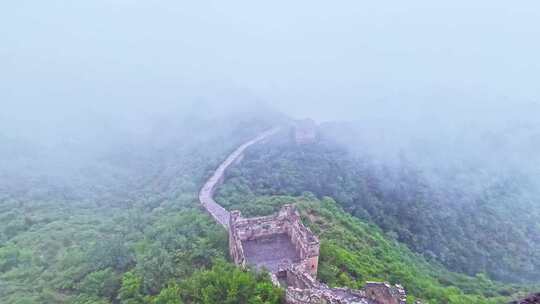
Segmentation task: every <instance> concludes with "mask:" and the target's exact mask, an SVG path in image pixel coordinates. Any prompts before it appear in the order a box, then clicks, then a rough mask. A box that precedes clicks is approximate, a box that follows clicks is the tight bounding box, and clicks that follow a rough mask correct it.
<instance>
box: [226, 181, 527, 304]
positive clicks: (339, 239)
mask: <svg viewBox="0 0 540 304" xmlns="http://www.w3.org/2000/svg"><path fill="white" fill-rule="evenodd" d="M245 190H246V188H244V189H242V185H241V184H239V183H238V181H233V180H231V181H230V182H229V183H227V184H226V185H225V186H224V187H223V188H222V190H221V191H220V195H219V199H220V202H221V203H222V204H223V205H225V206H227V208H230V209H232V210H235V209H236V210H241V211H242V212H243V214H244V215H245V216H256V215H266V214H269V213H271V212H275V211H277V210H278V209H279V208H280V207H281V205H283V204H290V203H293V204H295V205H296V206H297V207H298V208H299V209H300V211H301V215H302V218H303V220H304V223H305V224H307V225H308V226H309V227H310V228H311V229H312V231H313V232H315V233H316V234H317V235H319V237H320V239H321V252H320V262H319V273H318V278H319V279H320V280H321V281H323V282H326V283H328V284H329V285H331V286H349V287H352V288H360V287H362V285H363V284H364V282H365V281H389V282H392V283H401V284H403V285H404V286H405V288H406V289H407V292H408V295H409V297H408V301H409V302H410V303H414V302H415V300H418V299H421V300H422V303H434V304H435V303H471V304H473V303H475V304H476V303H478V304H481V303H506V302H508V301H509V299H510V298H511V297H512V296H513V297H516V296H517V293H519V291H520V290H523V289H520V287H518V286H512V285H505V284H502V283H497V282H494V281H491V280H490V279H489V278H487V277H486V276H484V275H478V276H476V277H470V276H466V275H463V274H458V273H454V272H449V271H448V270H446V269H445V268H444V267H443V266H442V265H438V264H434V263H429V262H428V261H426V260H425V259H424V258H423V257H422V256H420V255H418V254H415V253H413V252H411V251H410V250H409V249H408V248H407V247H406V246H404V245H403V244H400V243H399V242H397V241H396V240H392V239H390V238H388V237H386V236H385V234H384V232H383V231H382V230H380V229H379V228H378V227H376V226H374V225H370V224H367V223H364V222H362V221H360V220H359V219H357V218H355V217H352V216H350V215H348V214H347V213H346V212H345V211H344V210H343V209H342V208H341V207H339V206H338V204H337V203H336V202H335V201H334V200H333V199H331V198H329V197H325V198H323V199H322V200H319V199H317V198H316V197H315V196H314V195H313V194H310V193H305V194H304V195H303V196H300V197H291V196H263V197H257V196H253V195H252V194H251V195H250V193H248V192H245Z"/></svg>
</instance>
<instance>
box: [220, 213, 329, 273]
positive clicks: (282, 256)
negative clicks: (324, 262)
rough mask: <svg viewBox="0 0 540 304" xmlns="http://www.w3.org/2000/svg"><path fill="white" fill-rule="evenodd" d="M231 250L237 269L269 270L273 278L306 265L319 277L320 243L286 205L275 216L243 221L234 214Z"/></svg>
mask: <svg viewBox="0 0 540 304" xmlns="http://www.w3.org/2000/svg"><path fill="white" fill-rule="evenodd" d="M229 246H230V254H231V257H232V259H233V260H234V262H235V263H236V264H237V265H242V266H246V265H248V264H249V265H253V266H256V267H259V268H263V267H264V268H266V269H267V270H268V271H270V272H271V273H273V274H277V273H278V272H279V270H280V269H282V268H286V267H287V266H293V265H303V267H304V268H305V269H307V271H308V272H309V274H310V275H311V276H313V277H316V276H317V267H318V261H319V239H318V238H317V237H316V236H315V235H314V234H313V233H312V232H311V231H310V230H309V229H308V228H307V227H305V226H304V225H303V224H302V222H301V221H300V215H299V214H298V211H297V210H296V209H295V208H294V207H293V206H292V205H285V206H283V207H282V208H281V210H280V211H279V212H278V213H277V214H274V215H270V216H262V217H254V218H243V217H242V216H241V213H240V211H232V212H231V216H230V222H229Z"/></svg>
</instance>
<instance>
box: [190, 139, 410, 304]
mask: <svg viewBox="0 0 540 304" xmlns="http://www.w3.org/2000/svg"><path fill="white" fill-rule="evenodd" d="M277 130H278V129H272V130H270V131H267V132H265V133H263V134H261V135H260V136H258V137H257V138H255V139H253V140H251V141H249V142H247V143H245V144H243V145H242V146H240V147H239V148H238V149H236V150H235V151H234V152H233V153H232V154H231V155H230V156H229V157H228V158H227V159H226V160H225V162H223V163H222V164H221V165H220V166H219V168H218V169H217V170H216V172H215V173H214V174H213V175H212V177H211V178H210V179H209V180H208V181H207V182H206V184H205V185H204V186H203V188H202V189H201V191H200V193H199V200H200V202H201V204H202V205H203V206H204V207H205V208H206V210H208V212H209V213H210V214H211V215H212V217H214V219H215V220H216V221H217V222H218V223H220V224H221V225H223V226H224V227H225V228H227V229H228V231H229V251H230V255H231V258H232V260H233V261H234V263H235V264H237V265H239V266H241V267H246V266H248V265H249V266H254V267H257V268H265V269H267V270H268V271H269V272H270V273H271V276H272V281H273V282H274V284H276V285H280V286H282V287H284V288H286V296H285V297H286V302H287V303H289V304H320V303H329V304H404V303H405V301H406V294H405V290H404V289H403V287H401V286H399V285H395V286H391V285H389V284H387V283H376V282H367V283H366V285H365V287H364V288H363V289H361V290H351V289H347V288H330V287H328V286H327V285H325V284H322V283H320V282H318V281H317V279H316V278H317V268H318V261H319V239H318V238H317V236H315V235H314V234H313V233H312V232H311V231H310V230H309V229H308V228H307V227H305V226H304V225H303V224H302V221H301V219H300V215H299V213H298V211H297V210H296V208H295V207H294V206H292V205H285V206H283V207H282V208H281V210H280V211H279V212H278V213H277V214H274V215H270V216H263V217H255V218H244V217H242V214H241V213H240V211H232V212H230V213H229V212H228V211H227V210H225V209H224V208H223V207H222V206H220V205H219V204H217V203H216V202H215V200H214V198H213V196H214V192H215V190H216V188H217V187H218V186H219V185H220V184H221V183H222V182H223V179H224V174H225V170H226V169H227V168H228V167H229V166H231V165H232V164H234V163H235V162H238V161H239V160H241V159H242V157H243V153H244V151H245V149H247V148H248V147H249V146H251V145H253V144H255V143H257V142H260V141H262V140H264V139H265V138H267V137H268V136H270V135H273V134H275V133H276V132H277Z"/></svg>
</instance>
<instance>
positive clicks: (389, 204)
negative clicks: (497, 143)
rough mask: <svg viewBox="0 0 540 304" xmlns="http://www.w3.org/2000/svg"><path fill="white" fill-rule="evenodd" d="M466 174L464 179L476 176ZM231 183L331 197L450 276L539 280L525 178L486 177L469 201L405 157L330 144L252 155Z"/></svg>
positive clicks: (284, 146) (277, 146) (285, 144)
mask: <svg viewBox="0 0 540 304" xmlns="http://www.w3.org/2000/svg"><path fill="white" fill-rule="evenodd" d="M466 172H468V173H469V174H470V175H471V176H467V177H466V178H467V180H470V179H472V178H473V177H474V174H475V172H472V171H466ZM229 176H230V178H231V180H232V183H234V184H237V187H238V188H239V190H243V191H244V192H245V193H251V194H253V195H275V194H283V195H299V194H301V193H302V192H304V191H310V192H312V193H314V194H316V195H317V196H318V197H323V196H331V197H333V198H335V200H336V201H337V202H338V204H339V205H340V206H342V207H343V208H344V209H345V210H346V211H347V212H349V213H350V214H352V215H354V216H356V217H358V218H360V219H362V220H365V221H368V222H371V223H374V224H376V225H377V226H379V227H380V228H381V229H382V230H383V231H384V232H385V233H386V234H387V235H388V236H390V237H391V238H394V239H396V240H398V241H400V242H402V243H404V244H406V245H407V246H409V248H411V249H412V250H413V251H416V252H418V253H420V254H422V255H423V256H424V257H425V258H427V259H428V260H433V261H436V262H439V263H442V264H444V265H445V266H446V267H448V268H449V269H451V270H454V271H458V272H463V273H467V274H469V275H476V274H480V273H486V274H488V275H489V276H490V277H491V278H493V279H497V280H505V281H516V282H517V281H521V282H523V281H538V280H540V277H539V273H540V247H539V246H540V240H539V237H540V224H539V221H538V218H540V212H539V210H538V209H539V208H537V207H535V202H537V200H538V199H539V198H540V195H538V189H537V187H536V186H535V184H534V181H533V180H531V179H530V178H529V176H527V175H523V174H516V175H510V173H505V174H501V175H498V176H491V179H490V182H489V183H488V182H478V184H476V185H469V188H474V189H475V192H474V194H472V193H471V192H469V191H465V188H463V192H461V191H460V189H457V188H456V187H455V185H454V184H453V182H452V180H451V179H444V178H440V176H439V179H435V178H433V179H432V178H431V177H432V176H431V175H428V174H427V173H426V172H423V171H422V169H421V168H420V167H419V166H417V165H415V164H414V163H412V162H411V161H409V160H407V158H406V157H402V158H401V159H400V160H398V161H397V162H394V163H385V162H381V161H379V160H376V159H374V158H370V157H369V156H363V157H357V156H354V155H353V154H351V153H349V152H347V151H346V150H345V149H344V148H342V147H341V146H339V145H335V143H334V142H331V141H324V140H323V141H322V142H321V143H318V144H313V145H305V146H298V145H295V144H293V143H290V142H289V141H287V140H281V141H275V142H273V143H268V144H267V145H265V146H258V147H255V148H254V149H252V150H251V151H250V152H249V153H248V155H247V156H246V158H245V160H244V162H243V163H242V165H240V166H237V167H235V168H234V169H233V170H232V171H231V172H230V174H229ZM454 177H455V178H459V175H458V176H454ZM434 182H436V183H437V184H436V185H435V184H434ZM445 183H447V187H445V186H444V185H445ZM233 192H234V191H233ZM231 195H234V194H231ZM535 208H536V209H535Z"/></svg>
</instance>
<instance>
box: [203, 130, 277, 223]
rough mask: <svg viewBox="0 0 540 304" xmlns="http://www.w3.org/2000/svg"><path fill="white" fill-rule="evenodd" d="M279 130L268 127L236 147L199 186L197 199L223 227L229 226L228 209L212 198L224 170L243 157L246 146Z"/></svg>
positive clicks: (220, 181)
mask: <svg viewBox="0 0 540 304" xmlns="http://www.w3.org/2000/svg"><path fill="white" fill-rule="evenodd" d="M279 130H280V128H279V127H276V128H273V129H270V130H268V131H266V132H264V133H262V134H260V135H259V136H257V137H255V138H254V139H252V140H250V141H248V142H246V143H244V144H243V145H241V146H240V147H238V148H237V149H236V150H234V152H233V153H231V154H230V155H229V156H228V157H227V159H225V161H224V162H223V163H221V165H219V167H218V168H217V169H216V171H214V174H212V176H211V177H210V178H209V179H208V180H207V181H206V183H205V184H204V186H203V187H202V188H201V191H200V192H199V201H200V202H201V204H202V205H203V206H204V208H205V209H206V210H207V211H208V213H210V215H211V216H212V217H213V218H214V219H215V220H216V222H218V223H219V224H221V225H222V226H223V227H225V229H227V228H228V227H229V211H227V210H226V209H225V208H223V207H222V206H221V205H219V204H218V203H216V201H215V200H214V193H215V192H216V189H217V187H219V186H220V185H221V183H222V182H223V179H224V178H225V172H226V171H227V169H228V168H229V167H230V166H231V165H233V164H234V163H235V162H236V161H238V160H240V159H241V158H242V157H243V155H244V152H245V151H246V149H247V148H249V147H250V146H252V145H254V144H256V143H258V142H261V141H262V140H264V139H266V138H268V137H270V136H272V135H274V134H276V133H277V132H278V131H279Z"/></svg>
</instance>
